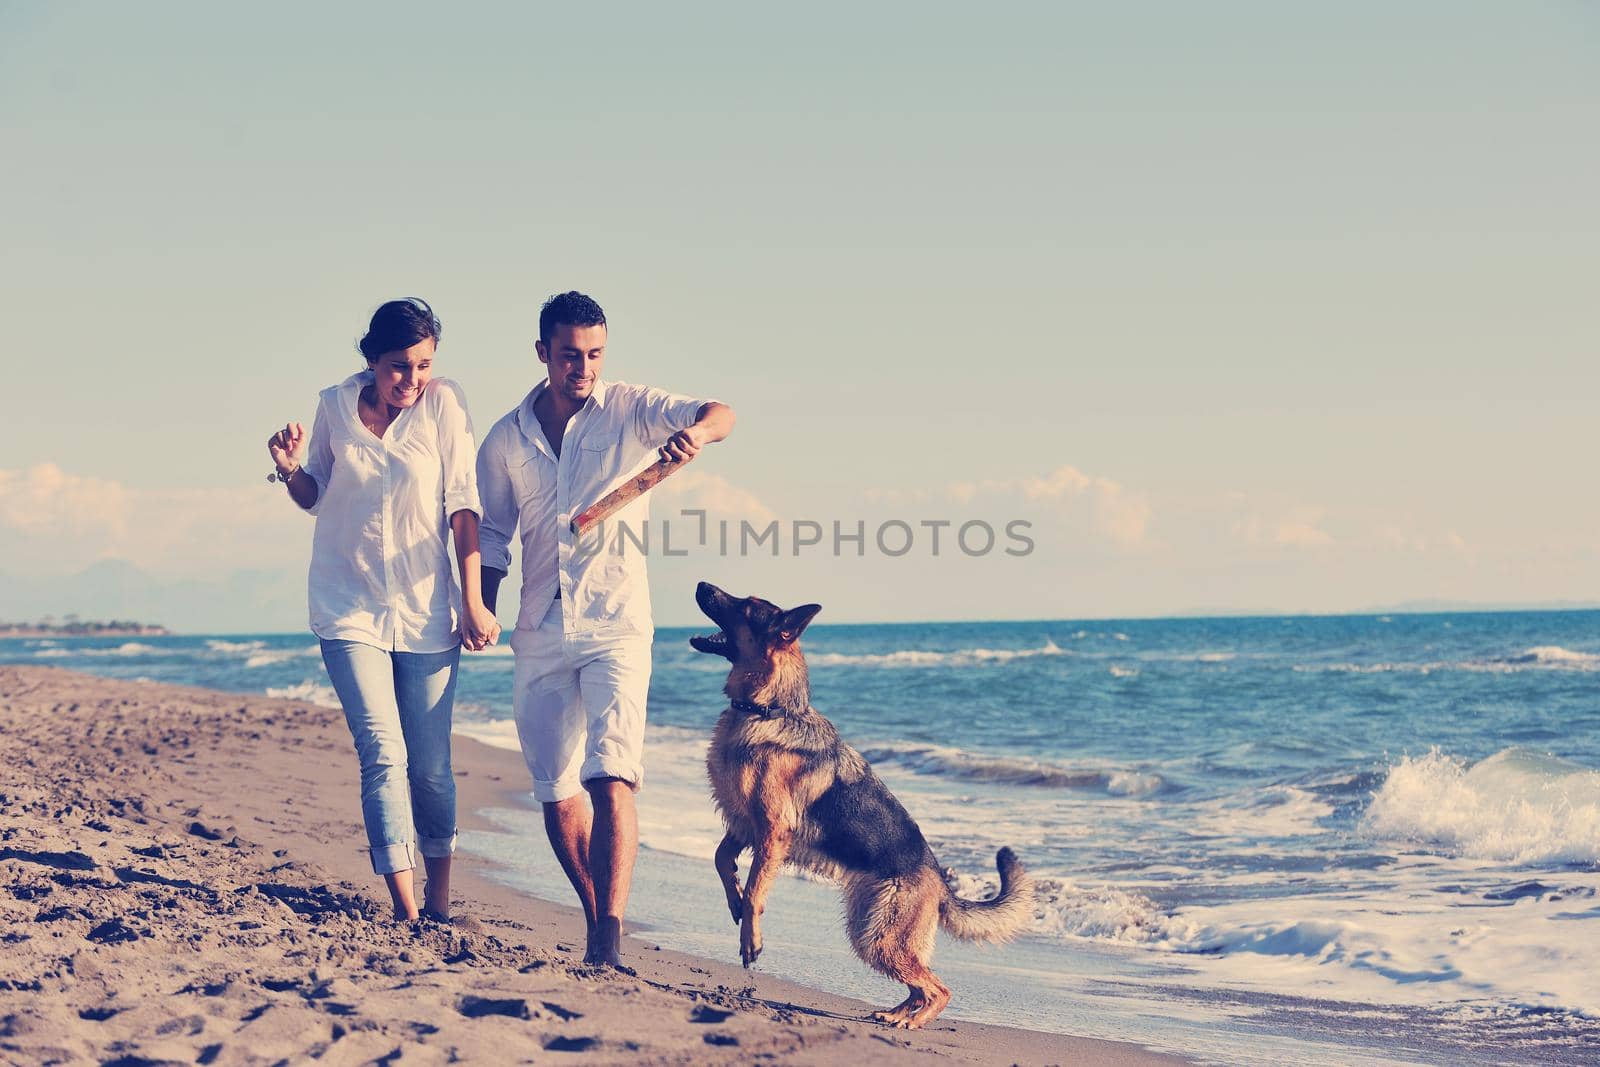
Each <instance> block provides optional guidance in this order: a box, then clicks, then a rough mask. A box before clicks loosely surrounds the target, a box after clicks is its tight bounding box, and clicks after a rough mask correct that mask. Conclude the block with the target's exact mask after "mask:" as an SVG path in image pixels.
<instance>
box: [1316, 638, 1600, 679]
mask: <svg viewBox="0 0 1600 1067" xmlns="http://www.w3.org/2000/svg"><path fill="white" fill-rule="evenodd" d="M1293 669H1294V670H1295V671H1296V672H1298V673H1302V674H1307V673H1309V674H1317V673H1324V672H1326V673H1329V674H1434V673H1437V672H1440V671H1466V672H1471V673H1478V674H1514V673H1516V672H1518V671H1525V670H1556V671H1600V653H1593V652H1575V651H1573V650H1572V649H1569V648H1562V647H1561V646H1560V645H1540V646H1538V647H1536V648H1530V649H1527V650H1525V651H1523V652H1519V653H1517V654H1516V655H1514V656H1499V657H1492V658H1489V659H1469V660H1436V661H1431V662H1416V663H1406V662H1399V663H1383V662H1380V663H1297V664H1295V665H1294V667H1293Z"/></svg>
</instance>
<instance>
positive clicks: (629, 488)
mask: <svg viewBox="0 0 1600 1067" xmlns="http://www.w3.org/2000/svg"><path fill="white" fill-rule="evenodd" d="M688 462H689V461H688V460H676V459H662V460H657V461H656V462H655V463H653V464H651V465H650V466H648V467H646V468H645V469H644V470H642V471H640V472H639V473H638V474H635V475H634V476H633V477H632V478H629V479H628V480H627V481H626V482H623V483H622V484H621V485H619V486H617V487H616V488H615V489H613V490H611V492H609V493H607V494H606V495H605V496H603V497H601V498H600V499H599V500H597V501H596V502H595V503H593V504H592V505H590V506H589V509H588V510H587V511H585V512H584V513H583V514H581V515H579V516H578V517H577V518H575V519H573V520H572V522H570V523H568V524H567V525H568V528H569V529H571V530H572V532H573V533H574V534H577V535H578V536H579V537H582V536H583V535H584V534H586V533H588V532H589V531H590V530H592V529H593V528H594V527H595V524H596V523H599V522H600V521H602V520H603V519H605V518H606V517H607V516H608V515H610V514H611V513H612V512H614V511H617V510H618V509H620V508H624V507H626V506H627V505H629V504H631V503H633V502H634V501H635V500H638V499H639V498H640V497H642V496H644V495H645V494H646V493H648V492H649V491H650V490H652V489H654V488H655V487H656V484H657V483H658V482H660V481H661V479H663V478H665V477H666V476H667V475H669V474H671V473H672V472H673V471H676V470H678V469H679V468H680V467H683V466H684V465H686V464H687V463H688Z"/></svg>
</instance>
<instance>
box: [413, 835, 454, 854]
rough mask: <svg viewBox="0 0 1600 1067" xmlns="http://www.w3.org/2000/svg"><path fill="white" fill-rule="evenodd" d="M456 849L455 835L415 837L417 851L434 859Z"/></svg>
mask: <svg viewBox="0 0 1600 1067" xmlns="http://www.w3.org/2000/svg"><path fill="white" fill-rule="evenodd" d="M455 850H456V835H455V834H451V835H450V836H449V837H419V838H417V851H418V852H420V853H422V854H423V856H424V857H426V858H428V859H431V860H436V859H439V858H441V857H443V856H448V855H450V853H452V852H454V851H455Z"/></svg>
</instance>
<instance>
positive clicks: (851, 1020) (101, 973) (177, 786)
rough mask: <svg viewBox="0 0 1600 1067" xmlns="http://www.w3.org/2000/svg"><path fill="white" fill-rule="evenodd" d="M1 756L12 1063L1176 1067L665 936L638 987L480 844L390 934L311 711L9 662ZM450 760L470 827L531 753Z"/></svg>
mask: <svg viewBox="0 0 1600 1067" xmlns="http://www.w3.org/2000/svg"><path fill="white" fill-rule="evenodd" d="M0 766H3V767H4V768H5V769H4V772H3V773H0V783H3V784H0V813H3V815H4V818H3V821H0V939H3V941H4V946H5V947H4V952H3V953H0V1059H3V1060H5V1061H7V1062H18V1063H87V1062H98V1063H115V1064H120V1065H124V1067H135V1065H148V1064H159V1063H201V1064H212V1063H217V1064H233V1063H238V1064H246V1063H263V1064H266V1063H279V1062H310V1061H313V1060H314V1061H316V1062H318V1063H328V1064H345V1063H349V1064H355V1063H371V1062H374V1061H376V1062H381V1063H393V1062H397V1061H398V1062H407V1063H409V1062H420V1063H434V1062H438V1063H444V1062H467V1063H519V1062H533V1061H539V1062H550V1061H552V1060H556V1061H557V1062H568V1061H571V1062H590V1063H628V1064H642V1063H694V1064H700V1063H748V1062H752V1061H767V1062H781V1063H838V1062H851V1061H855V1062H872V1063H881V1062H927V1059H928V1057H929V1056H930V1055H932V1056H938V1057H942V1058H943V1059H944V1060H945V1061H946V1062H957V1063H1026V1064H1033V1063H1040V1064H1043V1063H1053V1064H1065V1063H1085V1064H1087V1063H1095V1064H1146V1063H1175V1062H1181V1061H1176V1060H1172V1059H1170V1058H1168V1057H1164V1056H1159V1055H1156V1054H1154V1053H1150V1052H1148V1051H1146V1050H1144V1049H1141V1048H1139V1047H1137V1046H1134V1045H1128V1044H1119V1043H1115V1042H1106V1041H1097V1040H1092V1039H1086V1038H1074V1037H1066V1036H1062V1035H1058V1034H1051V1033H1040V1032H1033V1031H1028V1030H1018V1029H1009V1028H1005V1027H995V1026H985V1025H981V1024H977V1023H969V1022H957V1021H954V1020H949V1019H940V1020H937V1021H936V1022H935V1023H934V1024H933V1025H932V1026H931V1027H929V1028H928V1029H926V1030H924V1031H918V1032H911V1033H907V1032H904V1031H895V1030H889V1029H885V1028H883V1027H880V1026H877V1025H875V1024H872V1023H870V1022H865V1021H862V1020H861V1018H860V1017H861V1016H862V1015H864V1014H865V1013H866V1012H867V1011H868V1010H870V1007H871V1006H869V1005H866V1004H861V1003H858V1002H855V1001H851V1000H847V999H844V998H840V997H832V996H829V995H827V994H825V993H819V992H817V991H815V990H811V989H807V988H803V987H800V986H796V985H794V984H792V983H789V982H785V981H783V980H782V979H778V978H774V977H772V976H770V975H765V974H761V973H759V972H751V971H745V970H743V969H742V968H740V967H739V966H737V964H736V963H728V962H725V961H711V960H705V959H699V958H696V957H693V956H687V955H682V954H678V953H673V952H669V951H664V950H661V949H659V948H658V947H657V946H655V945H654V944H653V943H652V942H651V941H650V940H649V939H648V934H645V935H643V936H642V937H639V938H629V939H628V941H627V943H626V945H625V955H626V961H627V962H628V963H629V964H631V965H632V967H633V970H634V972H635V973H632V974H628V973H621V972H616V971H610V970H604V969H596V968H589V967H585V966H583V965H582V963H581V956H582V950H583V944H582V941H583V939H582V919H581V916H580V915H579V914H578V913H577V912H576V911H575V910H573V909H568V908H563V907H559V906H556V905H552V904H548V903H545V902H543V901H538V900H533V899H531V898H528V897H525V896H522V895H521V894H519V893H517V892H515V891H514V890H511V889H509V888H507V887H506V886H504V885H501V884H499V883H498V882H496V881H495V880H494V879H493V878H491V877H489V875H490V873H491V872H490V871H489V870H487V869H486V868H485V865H484V864H483V862H482V861H480V860H476V859H475V858H474V857H472V856H470V855H467V854H459V855H458V862H457V863H456V869H455V879H454V882H455V885H454V893H453V897H454V900H455V902H456V903H455V911H456V915H457V921H456V923H455V924H453V925H451V926H443V925H439V924H433V923H418V924H395V923H394V922H392V921H391V920H390V918H389V911H390V908H389V904H388V899H387V894H386V893H385V892H384V890H383V886H382V883H381V881H380V880H379V879H377V878H376V877H375V876H374V875H372V874H371V873H370V867H369V865H368V863H367V859H366V856H365V854H364V853H363V852H361V851H360V847H361V846H362V845H363V844H364V842H365V836H364V834H363V833H362V830H361V825H360V811H359V806H358V801H357V790H356V783H357V772H356V760H355V755H354V751H353V749H352V747H351V745H350V740H349V735H348V733H347V731H346V729H345V726H344V723H343V721H342V719H341V718H340V716H339V714H338V713H337V712H334V711H329V710H327V709H324V708H319V707H316V706H314V705H310V704H306V703H303V702H298V701H290V700H274V699H269V698H265V697H254V696H247V695H237V694H228V693H220V692H214V691H211V690H204V689H194V688H187V687H181V686H171V685H158V684H153V683H141V682H126V681H118V680H111V679H104V678H96V677H92V676H89V675H84V674H78V673H74V672H70V671H63V670H58V669H55V668H47V667H0ZM455 769H456V775H457V785H458V789H459V810H460V812H461V815H462V820H461V825H462V827H463V828H471V827H479V828H482V827H485V826H486V824H485V823H483V822H482V821H481V820H479V819H478V818H477V816H476V815H475V813H476V812H478V811H481V810H484V809H487V808H490V807H507V806H511V805H514V804H516V803H519V800H518V797H519V795H520V794H521V793H522V792H523V791H524V790H525V788H526V786H525V780H526V771H525V770H524V769H523V767H522V764H521V760H520V758H519V757H518V756H517V755H516V754H514V753H511V752H506V751H503V750H500V749H495V748H491V747H489V746H486V745H482V744H479V743H477V742H474V741H471V740H469V739H465V738H460V737H458V738H456V740H455ZM528 847H529V848H530V849H540V850H543V849H547V848H548V846H547V845H546V844H545V842H544V841H542V840H537V841H529V842H528ZM706 873H707V878H706V892H707V893H714V894H720V892H721V890H720V888H719V887H718V886H717V885H716V882H715V877H714V875H713V874H712V872H711V871H709V870H708V871H707V872H706ZM558 1053H559V1054H560V1055H559V1056H557V1055H555V1054H558Z"/></svg>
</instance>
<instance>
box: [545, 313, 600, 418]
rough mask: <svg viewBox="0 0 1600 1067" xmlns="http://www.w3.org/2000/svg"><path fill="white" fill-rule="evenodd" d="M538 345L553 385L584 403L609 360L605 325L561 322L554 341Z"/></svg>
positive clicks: (565, 394) (556, 329)
mask: <svg viewBox="0 0 1600 1067" xmlns="http://www.w3.org/2000/svg"><path fill="white" fill-rule="evenodd" d="M535 348H536V349H537V350H538V352H539V362H540V363H543V364H544V365H545V366H546V367H547V368H548V369H549V373H550V388H551V389H554V390H556V391H557V392H559V393H560V394H561V395H562V396H564V397H566V398H567V399H568V400H572V401H576V402H578V403H580V404H581V403H582V402H583V401H585V400H588V399H589V395H590V394H591V393H593V392H594V387H595V383H596V382H598V381H599V380H600V365H601V364H602V363H604V362H605V361H606V328H605V327H604V326H557V327H556V328H555V330H554V332H553V333H552V334H551V337H550V343H549V344H548V345H547V344H545V343H544V342H543V341H539V342H537V344H536V345H535Z"/></svg>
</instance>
